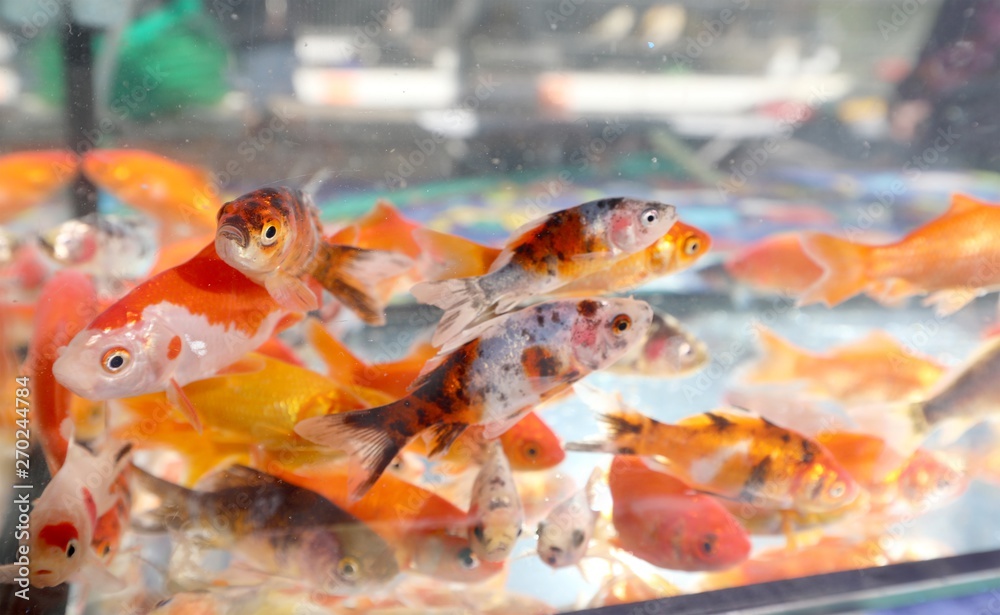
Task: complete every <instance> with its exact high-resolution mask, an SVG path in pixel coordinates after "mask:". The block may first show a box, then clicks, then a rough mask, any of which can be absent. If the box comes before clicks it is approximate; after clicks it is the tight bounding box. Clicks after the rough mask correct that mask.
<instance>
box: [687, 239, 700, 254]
mask: <svg viewBox="0 0 1000 615" xmlns="http://www.w3.org/2000/svg"><path fill="white" fill-rule="evenodd" d="M699 250H701V240H700V239H698V238H697V237H688V238H687V239H685V240H684V254H687V255H688V256H694V255H695V254H697V253H698V251H699Z"/></svg>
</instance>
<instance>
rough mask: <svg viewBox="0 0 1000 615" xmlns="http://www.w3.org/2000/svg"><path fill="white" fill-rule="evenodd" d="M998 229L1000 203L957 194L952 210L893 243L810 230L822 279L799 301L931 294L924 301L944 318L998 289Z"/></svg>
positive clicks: (807, 242) (808, 242) (808, 241)
mask: <svg viewBox="0 0 1000 615" xmlns="http://www.w3.org/2000/svg"><path fill="white" fill-rule="evenodd" d="M997 228H1000V207H994V206H990V205H987V204H986V203H983V202H980V201H977V200H975V199H973V198H971V197H968V196H964V195H955V196H954V197H953V198H952V202H951V207H950V208H949V209H948V211H946V212H945V213H944V214H942V215H941V216H940V217H938V218H937V219H935V220H932V221H931V222H928V223H927V224H925V225H924V226H922V227H920V228H918V229H915V230H914V231H913V232H911V233H910V234H909V235H907V236H906V237H904V238H903V239H901V240H900V241H898V242H896V243H893V244H888V245H880V246H871V245H863V244H856V243H851V242H849V241H845V240H843V239H837V238H836V237H831V236H829V235H823V234H818V233H817V234H807V235H805V236H804V237H803V239H802V247H803V248H804V249H805V251H806V253H807V254H809V256H810V257H811V258H812V259H813V260H815V261H816V262H817V263H819V264H820V265H821V266H822V267H823V277H821V278H820V279H819V280H818V281H817V282H816V283H815V284H814V285H812V286H811V287H810V288H809V289H808V290H806V291H805V292H804V293H803V294H802V296H801V297H800V299H799V303H800V305H808V304H810V303H819V302H822V303H825V304H826V305H828V306H834V305H837V304H838V303H841V302H842V301H845V300H846V299H848V298H850V297H853V296H854V295H856V294H858V293H861V292H867V293H868V294H869V295H871V296H872V297H874V298H875V299H877V300H879V301H881V302H883V303H888V304H893V303H896V302H898V301H900V300H902V299H905V298H906V297H910V296H914V295H923V294H928V293H930V296H928V297H927V298H926V299H925V300H924V305H932V306H934V307H935V311H936V312H937V314H938V315H939V316H946V315H948V314H953V313H955V312H957V311H958V310H960V309H962V308H963V307H964V306H965V305H967V304H968V303H969V302H970V301H972V300H973V299H975V298H976V297H978V296H980V295H982V294H985V293H988V292H992V291H994V290H997V289H1000V251H998V248H997V245H998V243H997V238H996V234H995V229H997ZM956 246H961V248H960V249H956ZM942 255H948V258H942Z"/></svg>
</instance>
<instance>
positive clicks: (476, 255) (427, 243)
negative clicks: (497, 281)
mask: <svg viewBox="0 0 1000 615" xmlns="http://www.w3.org/2000/svg"><path fill="white" fill-rule="evenodd" d="M412 235H413V240H414V241H415V242H416V243H417V245H418V247H419V248H420V251H421V252H420V253H421V257H422V262H423V265H424V266H423V269H424V275H425V276H426V278H427V280H430V281H440V280H448V279H452V278H475V277H479V276H484V275H486V274H487V273H489V271H490V266H491V265H492V264H493V261H495V260H496V259H497V257H499V256H500V253H501V252H503V250H502V249H501V248H491V247H490V246H484V245H482V244H479V243H476V242H474V241H471V240H469V239H465V238H464V237H459V236H458V235H451V234H449V233H441V232H439V231H434V230H431V229H426V228H417V229H415V230H414V231H413V232H412Z"/></svg>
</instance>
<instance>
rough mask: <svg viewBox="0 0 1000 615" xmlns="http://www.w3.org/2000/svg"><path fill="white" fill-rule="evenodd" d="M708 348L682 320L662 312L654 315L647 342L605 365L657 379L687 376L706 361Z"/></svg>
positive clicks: (622, 372)
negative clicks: (611, 363)
mask: <svg viewBox="0 0 1000 615" xmlns="http://www.w3.org/2000/svg"><path fill="white" fill-rule="evenodd" d="M708 358H709V357H708V347H707V346H706V345H705V342H703V341H701V340H700V339H698V338H697V337H695V336H694V335H693V334H692V333H691V332H689V331H688V330H687V329H685V328H684V326H683V325H681V323H680V322H679V321H678V320H677V319H676V318H674V317H673V316H671V315H670V314H664V313H661V312H655V313H654V314H653V324H652V325H651V326H650V327H649V333H647V334H646V341H645V342H643V343H642V344H639V345H637V346H636V347H635V348H634V349H633V350H632V352H630V353H628V354H627V355H625V356H624V357H622V358H621V359H619V360H618V361H616V362H615V364H614V365H612V366H611V367H609V368H608V371H609V372H614V373H618V374H630V375H638V376H654V377H657V378H678V377H682V376H687V375H690V374H692V373H694V372H696V371H698V370H699V369H701V368H702V367H704V366H705V364H707V363H708Z"/></svg>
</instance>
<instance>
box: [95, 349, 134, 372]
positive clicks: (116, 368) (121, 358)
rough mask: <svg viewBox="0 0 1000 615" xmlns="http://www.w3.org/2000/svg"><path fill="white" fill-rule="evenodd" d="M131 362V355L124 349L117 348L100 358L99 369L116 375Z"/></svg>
mask: <svg viewBox="0 0 1000 615" xmlns="http://www.w3.org/2000/svg"><path fill="white" fill-rule="evenodd" d="M131 360H132V353H130V352H129V351H128V350H126V349H125V348H122V347H120V346H117V347H115V348H112V349H111V350H109V351H107V352H105V353H104V356H103V357H101V367H103V368H104V371H106V372H108V373H109V374H117V373H118V372H120V371H121V370H123V369H125V367H127V366H128V364H129V362H130V361H131Z"/></svg>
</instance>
